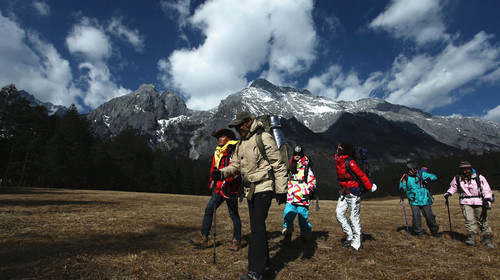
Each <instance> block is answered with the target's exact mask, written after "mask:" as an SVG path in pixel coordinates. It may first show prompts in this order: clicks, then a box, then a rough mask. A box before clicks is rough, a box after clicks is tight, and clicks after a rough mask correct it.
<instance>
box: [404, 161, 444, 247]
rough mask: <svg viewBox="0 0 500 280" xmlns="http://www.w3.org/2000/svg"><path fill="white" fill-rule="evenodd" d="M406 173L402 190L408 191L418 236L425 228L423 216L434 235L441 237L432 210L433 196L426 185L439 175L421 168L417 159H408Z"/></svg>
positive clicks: (413, 221) (421, 234)
mask: <svg viewBox="0 0 500 280" xmlns="http://www.w3.org/2000/svg"><path fill="white" fill-rule="evenodd" d="M406 171H407V172H406V173H405V174H404V175H403V176H402V177H401V180H400V181H399V190H400V192H403V193H406V197H407V198H408V202H409V204H410V207H411V212H412V229H413V232H414V233H415V234H416V235H417V236H418V237H422V236H423V234H424V229H423V228H422V216H421V214H420V213H422V215H423V216H424V218H425V221H426V222H427V226H428V227H429V230H430V231H431V234H432V236H434V237H441V234H440V233H439V225H438V224H437V222H436V216H435V215H434V213H433V212H432V202H433V200H432V197H431V194H430V192H429V190H428V189H427V187H426V184H427V182H428V181H435V180H437V176H436V175H434V174H431V173H428V172H426V171H422V170H419V166H418V164H417V162H416V161H414V160H408V161H407V163H406Z"/></svg>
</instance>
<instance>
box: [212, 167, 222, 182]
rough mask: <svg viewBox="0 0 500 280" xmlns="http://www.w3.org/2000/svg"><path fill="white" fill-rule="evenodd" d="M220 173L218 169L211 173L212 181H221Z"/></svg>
mask: <svg viewBox="0 0 500 280" xmlns="http://www.w3.org/2000/svg"><path fill="white" fill-rule="evenodd" d="M222 179H223V176H222V172H221V171H220V170H219V169H215V170H214V171H212V181H222Z"/></svg>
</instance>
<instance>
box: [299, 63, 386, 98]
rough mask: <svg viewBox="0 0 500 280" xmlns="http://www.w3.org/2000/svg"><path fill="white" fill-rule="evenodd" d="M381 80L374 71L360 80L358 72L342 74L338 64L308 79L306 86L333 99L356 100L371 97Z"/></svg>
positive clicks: (378, 73) (314, 92) (313, 91)
mask: <svg viewBox="0 0 500 280" xmlns="http://www.w3.org/2000/svg"><path fill="white" fill-rule="evenodd" d="M382 80H383V75H382V73H380V72H374V73H372V74H370V76H369V77H368V78H367V79H366V80H361V79H360V78H359V76H358V73H355V72H351V73H348V74H347V75H346V74H344V72H343V71H342V68H341V67H340V66H339V65H334V66H330V67H329V68H328V70H327V71H325V72H324V73H322V74H321V75H320V76H315V77H312V78H310V79H309V81H308V84H307V86H306V88H307V89H308V90H309V91H310V92H312V93H313V94H317V95H321V96H326V97H329V98H331V99H333V100H344V101H356V100H359V99H362V98H367V97H373V96H372V93H373V91H375V90H376V89H378V88H379V87H380V86H381V84H382Z"/></svg>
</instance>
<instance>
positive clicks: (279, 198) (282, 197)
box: [276, 193, 286, 205]
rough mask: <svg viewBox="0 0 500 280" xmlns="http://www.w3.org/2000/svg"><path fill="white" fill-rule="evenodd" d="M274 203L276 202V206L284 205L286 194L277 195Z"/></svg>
mask: <svg viewBox="0 0 500 280" xmlns="http://www.w3.org/2000/svg"><path fill="white" fill-rule="evenodd" d="M276 202H278V205H281V204H283V203H286V193H277V194H276Z"/></svg>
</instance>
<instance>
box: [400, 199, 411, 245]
mask: <svg viewBox="0 0 500 280" xmlns="http://www.w3.org/2000/svg"><path fill="white" fill-rule="evenodd" d="M401 201H402V202H403V212H404V213H405V222H406V232H408V239H410V227H408V218H406V207H405V199H404V198H403V197H402V196H401Z"/></svg>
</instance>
